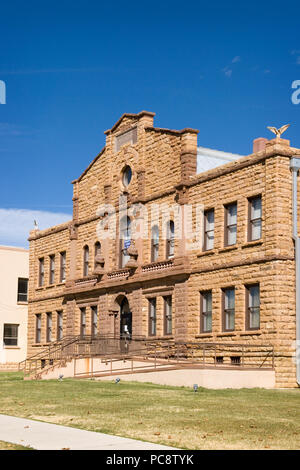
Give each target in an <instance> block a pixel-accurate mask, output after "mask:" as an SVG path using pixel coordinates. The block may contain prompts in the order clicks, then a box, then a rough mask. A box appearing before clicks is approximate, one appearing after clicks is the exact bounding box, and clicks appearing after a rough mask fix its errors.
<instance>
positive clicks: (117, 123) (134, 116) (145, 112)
mask: <svg viewBox="0 0 300 470" xmlns="http://www.w3.org/2000/svg"><path fill="white" fill-rule="evenodd" d="M142 116H151V117H154V116H155V113H152V112H151V111H141V112H139V113H137V114H134V113H124V114H122V116H121V117H120V119H118V120H117V122H116V123H115V124H114V125H113V126H112V127H111V128H110V129H107V131H104V134H105V135H107V134H110V133H111V132H113V131H114V130H115V129H116V128H117V127H118V125H119V124H120V123H121V121H122V120H123V119H124V118H125V117H129V118H141V117H142Z"/></svg>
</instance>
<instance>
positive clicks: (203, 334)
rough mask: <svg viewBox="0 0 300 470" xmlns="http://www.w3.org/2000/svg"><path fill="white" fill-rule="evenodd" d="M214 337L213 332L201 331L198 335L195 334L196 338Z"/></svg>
mask: <svg viewBox="0 0 300 470" xmlns="http://www.w3.org/2000/svg"><path fill="white" fill-rule="evenodd" d="M212 337H213V333H211V332H210V333H209V332H207V333H199V334H198V335H195V338H212Z"/></svg>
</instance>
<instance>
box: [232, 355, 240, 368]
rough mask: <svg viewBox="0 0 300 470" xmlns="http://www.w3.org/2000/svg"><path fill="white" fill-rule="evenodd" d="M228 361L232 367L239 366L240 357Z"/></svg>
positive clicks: (233, 357)
mask: <svg viewBox="0 0 300 470" xmlns="http://www.w3.org/2000/svg"><path fill="white" fill-rule="evenodd" d="M230 360H231V364H232V365H233V366H239V365H241V357H240V356H231V358H230Z"/></svg>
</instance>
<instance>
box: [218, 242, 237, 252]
mask: <svg viewBox="0 0 300 470" xmlns="http://www.w3.org/2000/svg"><path fill="white" fill-rule="evenodd" d="M237 249H238V245H237V244H235V245H230V246H224V248H221V249H220V250H219V253H225V252H226V251H231V250H237Z"/></svg>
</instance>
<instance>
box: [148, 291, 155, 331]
mask: <svg viewBox="0 0 300 470" xmlns="http://www.w3.org/2000/svg"><path fill="white" fill-rule="evenodd" d="M155 335H156V298H155V297H153V299H149V336H155Z"/></svg>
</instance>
